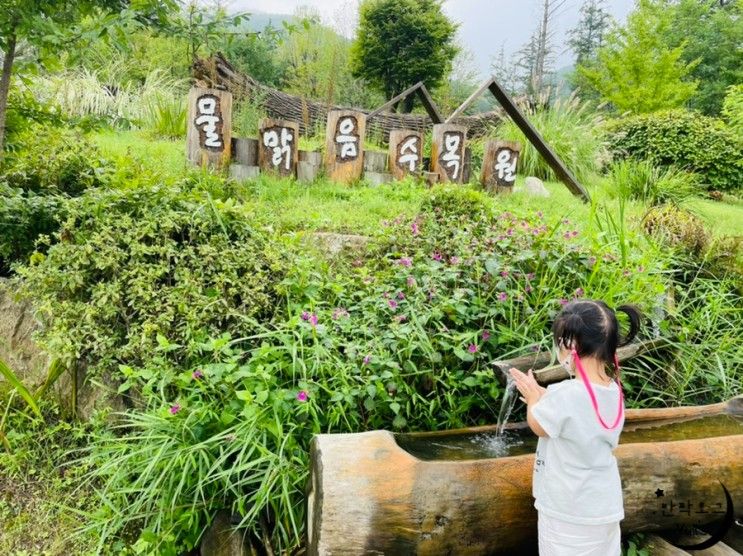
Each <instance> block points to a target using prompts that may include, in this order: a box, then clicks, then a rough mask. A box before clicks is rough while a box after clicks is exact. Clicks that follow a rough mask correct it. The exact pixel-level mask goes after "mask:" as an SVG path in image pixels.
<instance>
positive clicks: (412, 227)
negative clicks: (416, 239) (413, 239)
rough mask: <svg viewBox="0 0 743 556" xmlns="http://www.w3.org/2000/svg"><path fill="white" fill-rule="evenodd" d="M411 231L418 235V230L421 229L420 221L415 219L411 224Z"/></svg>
mask: <svg viewBox="0 0 743 556" xmlns="http://www.w3.org/2000/svg"><path fill="white" fill-rule="evenodd" d="M410 231H411V232H413V235H414V236H417V235H418V232H419V231H420V230H419V229H418V222H415V221H413V223H412V224H411V225H410Z"/></svg>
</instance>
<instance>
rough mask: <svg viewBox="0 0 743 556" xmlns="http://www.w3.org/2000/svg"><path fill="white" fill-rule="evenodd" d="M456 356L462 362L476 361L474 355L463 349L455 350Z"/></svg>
mask: <svg viewBox="0 0 743 556" xmlns="http://www.w3.org/2000/svg"><path fill="white" fill-rule="evenodd" d="M454 355H456V356H457V357H459V358H460V359H461V360H462V361H474V360H475V358H474V357H473V355H472V354H471V353H469V352H467V351H464V350H463V349H462V348H454Z"/></svg>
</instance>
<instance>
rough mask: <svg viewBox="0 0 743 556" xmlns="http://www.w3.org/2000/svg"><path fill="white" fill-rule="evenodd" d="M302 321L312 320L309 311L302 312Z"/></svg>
mask: <svg viewBox="0 0 743 556" xmlns="http://www.w3.org/2000/svg"><path fill="white" fill-rule="evenodd" d="M302 320H310V314H309V313H308V312H307V311H302Z"/></svg>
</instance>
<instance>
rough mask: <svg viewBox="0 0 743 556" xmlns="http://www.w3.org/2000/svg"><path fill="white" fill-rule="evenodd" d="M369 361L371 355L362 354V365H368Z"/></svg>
mask: <svg viewBox="0 0 743 556" xmlns="http://www.w3.org/2000/svg"><path fill="white" fill-rule="evenodd" d="M369 363H371V355H365V356H364V365H368V364H369Z"/></svg>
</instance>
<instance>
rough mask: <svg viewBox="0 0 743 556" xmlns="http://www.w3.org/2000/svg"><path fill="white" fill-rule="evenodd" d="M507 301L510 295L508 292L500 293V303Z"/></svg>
mask: <svg viewBox="0 0 743 556" xmlns="http://www.w3.org/2000/svg"><path fill="white" fill-rule="evenodd" d="M506 299H508V294H507V293H506V292H500V293H498V301H505V300H506Z"/></svg>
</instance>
